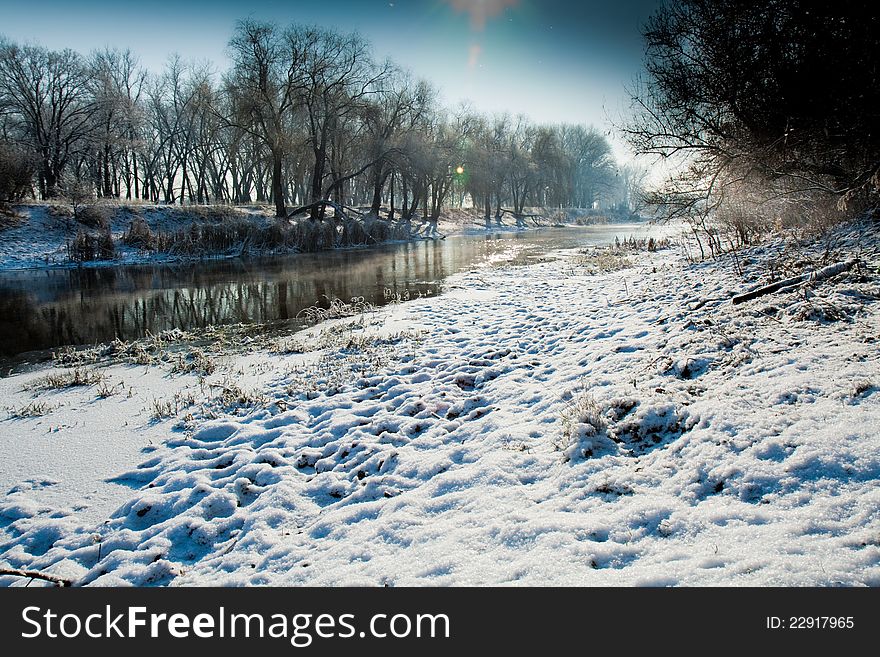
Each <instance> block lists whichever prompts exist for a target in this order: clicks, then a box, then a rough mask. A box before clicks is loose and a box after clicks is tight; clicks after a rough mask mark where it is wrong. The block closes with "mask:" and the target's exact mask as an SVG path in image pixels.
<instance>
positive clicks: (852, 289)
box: [0, 224, 880, 586]
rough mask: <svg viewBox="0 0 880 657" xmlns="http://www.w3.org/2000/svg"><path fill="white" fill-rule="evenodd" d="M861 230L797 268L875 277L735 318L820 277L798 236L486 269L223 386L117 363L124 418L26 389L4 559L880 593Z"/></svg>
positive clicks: (399, 577)
mask: <svg viewBox="0 0 880 657" xmlns="http://www.w3.org/2000/svg"><path fill="white" fill-rule="evenodd" d="M838 237H839V239H838V240H837V241H836V242H835V243H834V249H833V250H832V251H828V252H826V250H825V245H824V244H816V245H814V246H813V247H808V248H805V249H802V250H799V251H797V252H796V260H795V261H796V262H797V263H799V265H798V266H799V267H801V268H804V267H810V266H811V263H813V264H819V263H820V262H821V261H822V260H823V258H824V259H825V260H828V259H829V258H834V257H837V256H835V254H834V252H833V251H840V252H841V253H842V254H843V253H845V255H846V257H851V256H852V254H853V252H855V251H858V253H857V254H856V255H858V256H859V257H860V258H861V263H860V265H859V267H858V268H856V269H853V270H851V271H850V272H847V273H845V274H841V275H839V276H837V277H834V278H833V279H829V280H826V281H821V282H817V283H816V284H815V285H812V286H809V285H808V286H806V287H802V288H799V289H796V290H790V291H787V292H782V293H778V294H774V295H768V296H765V297H761V298H758V299H755V300H753V301H750V302H748V303H743V304H740V305H736V306H734V305H732V304H731V303H730V302H729V299H730V297H731V296H732V295H733V294H734V293H738V292H741V291H742V290H743V289H745V288H748V287H750V286H753V285H758V284H760V283H762V282H766V276H767V272H768V271H770V269H771V266H770V265H771V263H773V264H774V266H777V267H778V266H780V265H779V263H781V262H783V261H786V258H788V260H787V261H788V262H790V263H793V262H795V261H792V260H791V259H790V257H789V254H791V253H792V252H791V251H790V250H788V251H787V250H785V249H784V248H783V242H782V240H779V241H776V242H773V243H771V244H768V245H765V246H763V247H758V248H755V249H752V250H750V251H748V252H745V253H741V254H739V255H738V256H737V257H736V258H734V257H731V258H729V259H726V260H721V261H719V262H716V263H704V264H690V263H688V262H687V261H686V260H685V259H684V258H683V257H682V256H681V254H680V253H679V252H677V250H675V249H665V250H660V251H658V252H656V253H628V254H627V255H626V258H627V260H628V262H627V263H626V264H627V266H625V267H623V268H619V267H616V266H615V267H607V268H605V267H595V266H594V264H595V263H593V262H589V261H588V260H589V259H587V261H585V259H584V254H582V253H578V252H577V251H574V250H572V251H568V252H561V253H559V254H557V257H556V258H554V259H552V260H549V261H544V262H538V263H536V264H532V265H530V266H525V267H504V266H502V267H487V268H481V269H477V270H474V271H470V272H466V273H462V274H458V275H455V276H453V277H452V278H451V279H449V280H448V281H447V283H448V286H447V292H446V293H445V294H443V295H442V296H439V297H434V298H425V299H418V300H414V301H410V302H408V303H406V304H396V305H394V306H392V307H390V308H387V309H384V310H381V311H376V312H370V313H368V314H365V315H364V316H361V317H340V318H338V319H334V320H331V321H330V322H328V323H325V324H319V325H317V326H315V327H313V328H312V329H310V330H309V331H308V332H307V333H304V334H298V335H296V336H293V337H292V338H285V339H279V340H278V342H277V344H275V346H274V347H271V346H263V347H261V348H259V349H255V350H253V351H251V352H248V353H238V354H236V353H231V352H230V353H223V354H220V355H217V356H212V362H213V363H214V365H215V367H214V369H213V370H212V371H211V372H210V373H207V372H205V371H199V372H188V371H185V369H184V370H181V371H178V372H177V373H173V372H172V371H171V370H172V369H173V363H172V361H171V360H167V359H157V360H156V361H155V362H153V364H148V365H133V364H130V363H117V364H110V365H101V364H97V365H95V367H100V368H101V371H102V372H103V374H104V377H103V379H102V382H101V383H102V384H107V385H115V386H116V390H118V391H119V392H117V393H116V394H112V395H110V396H108V397H106V398H102V397H101V396H100V395H99V394H98V392H99V391H98V390H97V388H98V386H99V385H100V384H95V385H93V386H76V387H69V386H66V387H60V388H54V389H46V388H45V386H43V387H40V386H35V385H34V383H35V382H36V381H39V380H40V378H41V377H43V378H45V377H46V376H47V374H51V373H47V372H32V373H28V374H23V375H16V376H11V377H7V378H5V379H2V380H0V395H2V396H3V398H4V399H5V400H7V404H9V405H10V408H11V409H13V410H10V412H9V416H10V417H9V418H8V419H6V420H2V421H0V450H2V452H3V454H4V455H5V456H6V458H5V459H4V462H3V463H2V465H0V483H2V487H3V490H4V491H5V492H6V496H5V498H4V500H3V501H2V503H0V525H2V526H3V529H2V531H3V533H4V537H3V538H2V539H0V540H2V542H0V566H11V567H17V568H28V569H32V570H42V571H45V572H51V573H54V574H56V575H59V576H62V577H66V578H69V579H71V580H74V581H75V582H76V583H79V584H95V585H108V584H135V585H149V584H169V585H209V584H210V585H218V584H219V585H227V584H229V585H247V584H278V585H280V584H316V585H383V584H387V585H408V584H415V585H426V584H431V585H434V584H437V585H446V584H455V585H465V584H534V585H545V584H562V585H612V584H623V585H711V584H720V585H834V584H842V585H874V586H876V585H880V488H878V482H880V395H878V394H877V393H878V391H880V374H878V372H880V350H878V348H877V341H878V339H880V335H878V329H880V304H878V300H880V271H878V267H880V254H878V252H877V247H876V245H877V238H878V229H877V227H876V226H874V225H869V224H862V225H860V226H858V227H857V229H849V230H848V231H840V234H839V236H838ZM859 244H867V245H868V247H869V248H866V249H865V248H860V247H859ZM840 257H841V258H842V256H840ZM790 266H794V264H790ZM55 374H56V376H58V373H57V372H56V373H55ZM68 376H69V375H68ZM59 380H64V375H63V374H62V375H61V379H59ZM233 387H234V388H235V389H233ZM175 395H176V397H175ZM157 400H158V401H164V402H167V403H169V404H170V403H171V402H172V401H175V400H176V401H177V403H178V406H177V407H176V408H173V407H171V406H169V407H168V410H169V413H168V414H169V415H171V416H172V417H169V418H167V419H160V416H162V415H164V414H158V415H157V414H155V413H153V412H152V410H153V409H152V405H153V402H154V401H157ZM28 403H44V404H47V405H49V406H50V407H51V408H48V410H46V413H45V414H33V415H29V414H25V413H16V412H15V411H14V409H16V408H23V407H24V406H25V405H26V404H28ZM5 581H6V582H7V583H9V584H16V583H17V584H21V583H24V582H22V581H21V580H16V579H14V578H6V580H5Z"/></svg>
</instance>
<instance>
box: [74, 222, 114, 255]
mask: <svg viewBox="0 0 880 657" xmlns="http://www.w3.org/2000/svg"><path fill="white" fill-rule="evenodd" d="M67 251H68V257H69V258H70V259H71V260H73V261H74V262H91V261H93V260H112V259H113V258H114V257H115V256H116V247H115V245H114V244H113V236H112V235H111V234H110V231H109V230H103V231H101V233H100V234H99V235H98V236H95V235H92V234H91V233H89V232H88V231H86V230H83V229H80V230H79V232H77V234H76V237H74V238H73V242H71V243H70V244H68V246H67Z"/></svg>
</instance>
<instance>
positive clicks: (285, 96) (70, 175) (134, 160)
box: [0, 20, 640, 219]
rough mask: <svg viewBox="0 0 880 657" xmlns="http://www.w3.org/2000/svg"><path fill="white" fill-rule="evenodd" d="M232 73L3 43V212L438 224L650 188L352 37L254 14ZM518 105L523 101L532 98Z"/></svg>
mask: <svg viewBox="0 0 880 657" xmlns="http://www.w3.org/2000/svg"><path fill="white" fill-rule="evenodd" d="M229 52H230V55H231V60H232V63H231V67H230V68H229V70H227V71H225V72H223V73H222V74H216V73H214V72H213V68H212V67H211V66H210V65H208V64H200V65H196V64H190V63H186V62H184V61H182V60H181V59H180V58H178V57H176V56H175V57H172V58H171V59H169V61H168V64H167V65H166V67H165V69H164V71H163V72H161V73H160V74H151V73H149V72H147V71H146V70H145V69H144V68H143V67H141V66H140V65H139V63H138V59H137V57H136V56H135V55H134V54H133V53H131V52H130V51H119V50H114V49H105V50H101V51H97V52H93V53H91V54H89V55H87V56H86V55H82V54H80V53H78V52H75V51H73V50H69V49H66V50H61V51H53V50H48V49H46V48H43V47H40V46H37V45H21V44H17V43H14V42H13V41H10V40H8V39H4V38H0V181H2V182H0V202H3V201H6V202H9V201H13V200H17V199H20V198H23V197H25V196H31V195H33V196H36V197H40V198H43V199H50V198H53V197H57V196H74V195H75V196H79V197H82V196H84V195H85V196H87V197H88V196H92V197H96V198H123V199H141V200H144V201H149V202H154V203H155V202H164V203H180V204H183V203H199V204H202V203H235V204H247V203H272V204H274V206H275V210H276V214H277V215H278V216H285V215H286V214H287V212H288V211H289V210H290V209H291V207H297V206H305V205H308V204H310V203H313V202H315V201H317V200H320V199H328V200H332V201H334V202H336V203H338V204H340V205H347V206H360V207H370V208H371V209H372V211H373V212H374V213H377V214H378V212H379V210H380V208H381V207H383V206H385V207H388V206H390V207H391V208H392V214H393V213H394V212H396V213H397V216H398V217H401V218H404V219H406V218H410V217H413V216H415V215H422V216H424V217H431V218H435V219H436V218H437V216H439V213H440V210H441V208H442V207H444V206H446V205H461V203H462V202H463V200H464V199H465V198H466V197H469V198H470V199H472V202H473V204H474V205H475V206H477V207H479V208H480V209H481V210H484V212H485V214H486V216H487V217H488V216H489V214H490V213H493V212H494V213H495V214H498V213H499V212H500V210H501V208H502V207H505V208H508V209H512V210H513V211H514V212H518V213H521V212H522V211H523V208H524V207H527V206H539V207H582V208H590V207H594V206H597V205H602V206H603V207H609V206H612V205H615V204H616V205H620V206H626V205H629V204H631V203H632V202H633V200H634V198H635V190H636V188H637V186H638V182H639V178H640V176H639V175H638V173H637V172H636V171H635V170H634V169H632V168H626V167H618V166H617V164H616V163H615V161H614V159H613V157H612V154H611V150H610V147H609V144H608V141H607V140H606V139H605V137H604V136H603V135H602V134H601V133H599V132H597V131H596V130H595V129H593V128H590V127H585V126H580V125H538V124H535V123H532V122H530V121H529V120H528V119H527V118H525V117H511V116H508V115H493V116H487V115H483V114H480V113H477V112H475V111H473V110H470V109H468V108H465V107H461V108H458V109H456V110H454V111H453V110H450V109H448V108H445V107H443V106H442V105H441V103H440V102H439V100H438V93H437V91H436V90H435V89H434V88H433V87H432V86H431V84H430V83H428V82H426V81H424V80H417V79H413V78H412V77H411V75H410V74H408V73H407V72H405V71H404V70H402V69H401V68H399V67H398V66H396V65H394V64H393V63H390V62H377V61H376V60H375V59H374V58H373V56H372V54H371V49H370V46H369V44H368V43H367V42H366V41H364V40H363V39H362V38H361V37H359V36H357V35H355V34H340V33H337V32H334V31H331V30H326V29H320V28H313V27H303V26H298V25H291V26H289V27H284V28H282V27H278V26H276V25H273V24H268V23H260V22H256V21H252V20H247V21H242V22H239V23H238V24H237V25H236V29H235V32H234V35H233V37H232V39H231V40H230V43H229ZM520 93H528V90H527V89H522V90H520Z"/></svg>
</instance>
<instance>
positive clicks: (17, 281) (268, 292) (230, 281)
mask: <svg viewBox="0 0 880 657" xmlns="http://www.w3.org/2000/svg"><path fill="white" fill-rule="evenodd" d="M649 230H650V228H649V227H647V226H644V225H614V226H591V227H584V228H547V229H541V230H533V231H525V232H507V233H493V234H480V235H462V236H453V237H449V238H447V239H445V240H438V241H419V242H410V243H405V244H388V245H382V246H378V247H374V248H370V249H362V250H345V251H329V252H322V253H315V254H301V255H290V256H284V257H274V258H259V259H248V260H240V259H235V260H205V261H198V262H187V263H178V264H164V265H129V266H120V267H104V268H81V269H54V270H45V271H10V272H2V273H0V364H2V365H8V364H12V363H13V362H21V361H22V360H32V358H30V357H25V354H30V355H32V356H33V357H34V358H33V360H36V359H38V353H39V352H45V351H46V350H51V349H54V348H57V347H60V346H63V345H87V344H95V343H101V342H109V341H112V340H113V339H115V338H117V337H118V338H121V339H123V340H133V339H137V338H141V337H144V336H145V335H147V333H148V332H149V333H152V334H156V333H159V332H161V331H164V330H166V329H172V328H180V329H184V330H194V329H198V328H201V327H204V326H208V325H221V324H236V323H244V324H272V325H281V326H284V325H285V324H295V322H292V321H291V320H295V318H296V316H297V314H298V313H300V311H302V310H303V309H304V308H308V307H309V306H313V305H316V304H317V305H324V306H326V305H327V303H328V300H329V299H333V298H339V299H342V300H344V301H349V300H351V298H352V297H364V299H365V300H366V301H368V302H370V303H373V304H375V305H382V304H383V303H386V297H387V296H388V294H389V293H390V294H392V295H398V294H399V295H403V296H406V295H407V294H408V295H409V296H410V298H412V297H417V296H419V295H420V294H422V295H424V294H431V295H436V294H439V293H440V292H441V284H442V282H443V280H444V279H445V278H446V277H447V276H449V275H451V274H454V273H456V272H459V271H462V270H467V269H471V268H474V267H478V266H481V265H487V264H490V263H505V262H520V261H522V262H525V261H528V260H529V259H534V258H538V257H541V256H542V255H543V254H545V253H547V252H548V251H552V250H554V249H558V248H567V247H575V246H582V245H583V246H585V245H589V244H604V243H609V242H613V241H614V237H615V236H620V238H621V239H623V238H625V237H626V236H629V235H643V234H645V233H646V232H648V231H649ZM32 352H37V353H32Z"/></svg>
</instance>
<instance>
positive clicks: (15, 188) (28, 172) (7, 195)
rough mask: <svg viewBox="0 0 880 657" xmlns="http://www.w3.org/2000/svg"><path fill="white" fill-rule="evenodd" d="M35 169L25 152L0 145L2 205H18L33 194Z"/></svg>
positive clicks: (0, 203) (0, 197)
mask: <svg viewBox="0 0 880 657" xmlns="http://www.w3.org/2000/svg"><path fill="white" fill-rule="evenodd" d="M34 169H35V167H34V162H33V159H32V158H31V157H29V156H28V155H27V154H25V153H24V152H23V151H21V150H19V149H17V148H14V147H12V146H10V145H8V144H0V205H3V204H6V203H17V202H18V201H21V200H22V199H23V198H24V197H25V196H28V195H29V194H30V193H31V192H32V183H33V178H34Z"/></svg>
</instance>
